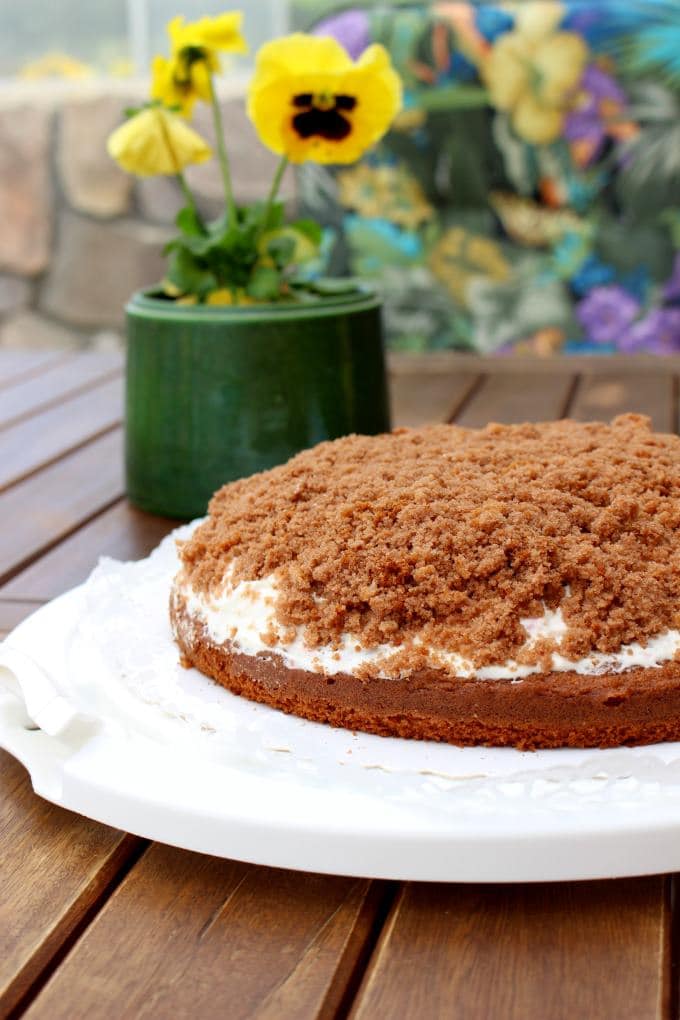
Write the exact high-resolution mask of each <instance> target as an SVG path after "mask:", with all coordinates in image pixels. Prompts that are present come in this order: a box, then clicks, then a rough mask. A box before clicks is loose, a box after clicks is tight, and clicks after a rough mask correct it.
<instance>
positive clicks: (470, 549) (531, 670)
mask: <svg viewBox="0 0 680 1020" xmlns="http://www.w3.org/2000/svg"><path fill="white" fill-rule="evenodd" d="M179 553H180V570H179V573H178V574H177V576H176V578H175V579H174V582H173V585H172V591H171V597H170V616H171V623H172V628H173V634H174V637H175V640H176V642H177V644H178V646H179V649H180V651H181V656H182V661H183V663H184V664H185V665H187V666H195V667H196V668H198V669H199V670H201V671H202V672H203V673H205V674H206V675H207V676H209V677H212V678H213V679H214V680H215V681H217V682H218V683H219V684H222V685H224V686H225V687H227V688H228V689H229V690H230V691H232V692H234V693H235V694H238V695H242V696H244V697H246V698H250V699H253V700H255V701H259V702H263V703H265V704H267V705H270V706H272V707H274V708H277V709H280V710H282V711H284V712H288V713H292V714H294V715H297V716H301V717H304V718H306V719H311V720H316V721H318V722H322V723H328V724H330V725H332V726H339V727H345V728H347V729H351V730H360V731H365V732H368V733H376V734H382V735H385V736H396V737H406V738H415V739H424V740H439V741H447V742H450V743H454V744H460V745H467V744H489V745H499V746H502V745H511V746H515V747H518V748H521V749H534V748H543V747H562V746H571V747H613V746H618V745H622V744H647V743H655V742H659V741H666V740H677V739H680V661H679V660H680V604H679V601H678V597H679V595H680V438H677V437H675V436H671V435H661V434H656V433H654V432H652V431H651V427H650V423H649V421H648V420H647V419H646V418H643V417H640V416H637V415H623V416H620V417H618V418H616V419H614V421H613V422H612V423H611V424H599V423H587V424H581V423H577V422H573V421H560V422H547V423H540V424H524V425H510V426H502V425H495V424H491V425H488V426H487V427H486V428H484V429H480V430H476V429H464V428H459V427H456V426H453V425H439V426H431V427H426V428H422V429H396V430H394V431H393V432H391V433H389V434H386V435H381V436H372V437H368V436H348V437H346V438H343V439H339V440H336V441H334V442H329V443H322V444H320V445H319V446H316V447H314V448H313V449H311V450H306V451H304V452H303V453H301V454H298V455H297V456H296V457H294V458H293V459H292V460H290V461H289V462H288V463H287V464H284V465H282V466H280V467H276V468H273V469H272V470H270V471H266V472H263V473H261V474H257V475H254V476H252V477H250V478H246V479H242V480H240V481H237V482H233V483H231V484H229V485H226V486H225V487H224V488H222V489H221V490H220V491H218V492H217V493H216V494H215V496H214V497H213V499H212V501H211V503H210V507H209V513H208V516H207V517H206V518H205V520H204V521H203V522H201V523H200V524H199V525H198V526H197V528H196V530H195V531H194V532H193V533H192V535H191V537H190V538H189V539H188V540H187V541H185V542H183V543H180V550H179Z"/></svg>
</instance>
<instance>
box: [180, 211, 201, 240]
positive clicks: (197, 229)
mask: <svg viewBox="0 0 680 1020" xmlns="http://www.w3.org/2000/svg"><path fill="white" fill-rule="evenodd" d="M175 226H176V227H177V229H178V230H181V231H182V233H183V234H186V235H187V236H188V237H205V235H206V233H207V231H206V228H205V224H204V222H203V220H202V219H201V217H200V216H199V214H198V212H197V211H196V209H194V208H193V207H192V206H190V205H187V206H185V207H184V209H180V211H179V212H178V213H177V216H176V217H175Z"/></svg>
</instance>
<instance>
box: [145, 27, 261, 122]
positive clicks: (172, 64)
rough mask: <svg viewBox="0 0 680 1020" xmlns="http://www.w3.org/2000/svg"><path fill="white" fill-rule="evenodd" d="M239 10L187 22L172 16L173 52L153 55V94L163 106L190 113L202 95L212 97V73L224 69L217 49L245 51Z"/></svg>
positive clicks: (204, 97) (186, 113) (203, 97)
mask: <svg viewBox="0 0 680 1020" xmlns="http://www.w3.org/2000/svg"><path fill="white" fill-rule="evenodd" d="M242 20H243V15H242V14H241V13H240V12H239V11H233V12H230V13H227V14H220V15H218V17H216V18H201V19H200V20H199V21H194V22H190V23H189V24H187V23H185V21H184V18H183V17H181V16H180V17H177V18H173V20H172V21H171V22H170V23H169V25H168V35H169V36H170V45H171V51H172V55H171V57H170V59H167V58H166V57H162V56H157V57H154V60H153V64H152V77H151V96H152V98H153V99H157V100H159V101H160V102H161V103H163V105H164V106H170V107H177V108H178V109H179V110H180V111H181V112H182V113H183V114H184V115H189V114H190V113H191V111H192V109H193V107H194V104H195V103H196V100H198V99H202V100H203V101H204V102H209V101H210V75H211V74H214V73H217V72H219V71H220V70H221V66H220V60H219V56H218V53H220V52H221V53H246V52H247V50H248V47H247V44H246V41H245V39H244V38H243V36H242V35H241V22H242Z"/></svg>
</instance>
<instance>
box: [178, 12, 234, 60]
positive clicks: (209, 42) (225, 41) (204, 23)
mask: <svg viewBox="0 0 680 1020" xmlns="http://www.w3.org/2000/svg"><path fill="white" fill-rule="evenodd" d="M242 24H243V15H242V14H241V12H240V11H229V12H227V13H225V14H218V15H217V17H215V18H200V19H199V21H196V22H194V23H193V24H191V25H187V30H188V31H190V32H191V33H192V34H193V35H195V36H196V38H197V39H200V40H201V45H203V46H207V47H209V48H210V49H215V50H221V51H222V52H223V53H247V52H248V44H247V43H246V41H245V39H244V38H243V36H242V35H241V26H242Z"/></svg>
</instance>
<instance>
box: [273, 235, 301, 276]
mask: <svg viewBox="0 0 680 1020" xmlns="http://www.w3.org/2000/svg"><path fill="white" fill-rule="evenodd" d="M295 248H296V245H295V240H294V238H292V237H290V236H288V237H286V236H285V235H284V236H279V237H273V238H272V239H271V241H269V243H268V244H267V254H268V255H269V256H271V258H272V259H273V260H274V263H275V265H276V267H277V268H278V269H283V268H284V267H285V266H287V265H288V263H289V262H290V261H291V259H292V258H293V255H294V253H295Z"/></svg>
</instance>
